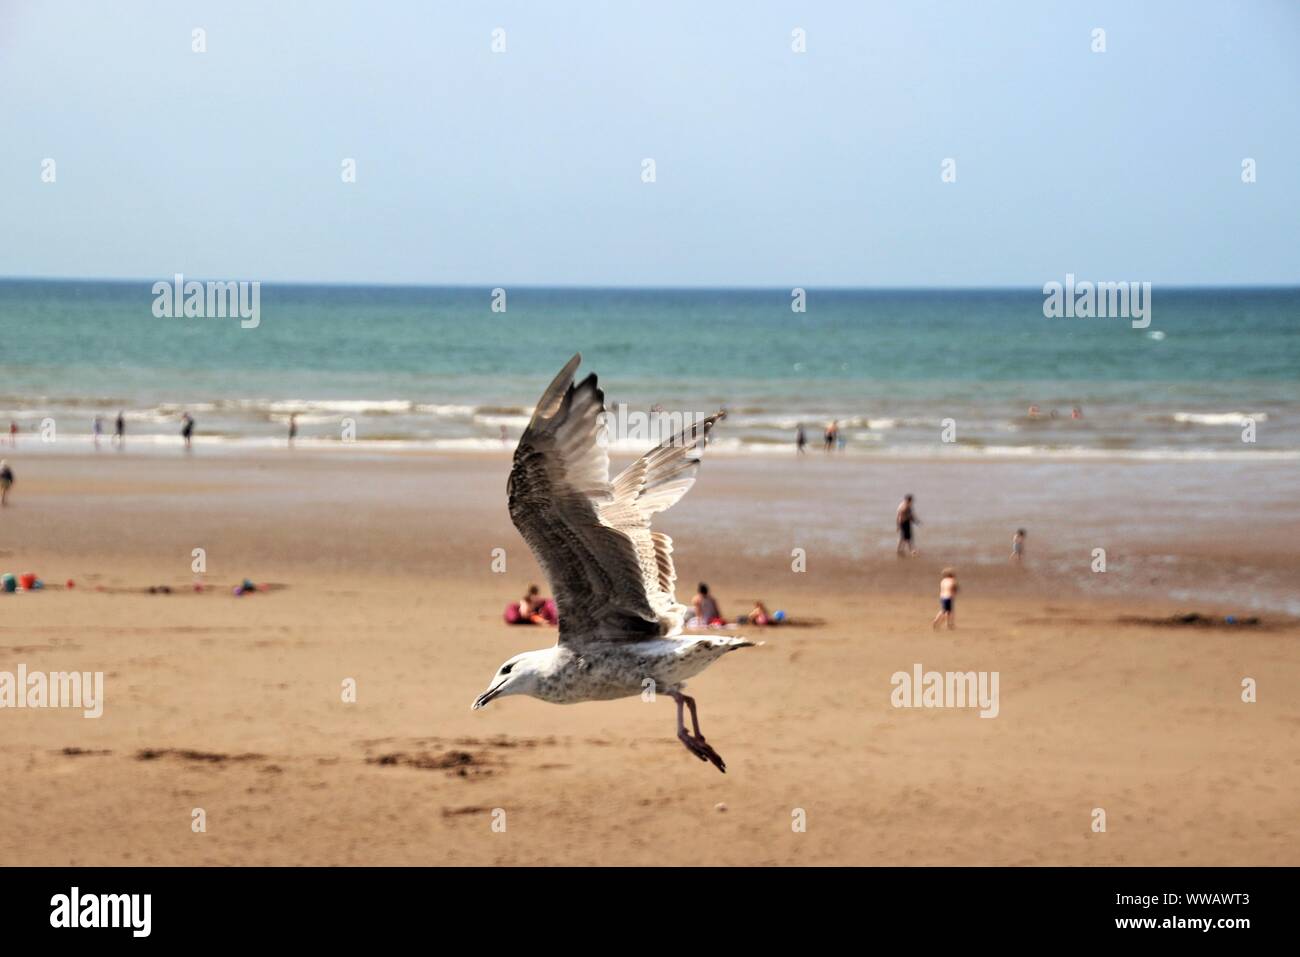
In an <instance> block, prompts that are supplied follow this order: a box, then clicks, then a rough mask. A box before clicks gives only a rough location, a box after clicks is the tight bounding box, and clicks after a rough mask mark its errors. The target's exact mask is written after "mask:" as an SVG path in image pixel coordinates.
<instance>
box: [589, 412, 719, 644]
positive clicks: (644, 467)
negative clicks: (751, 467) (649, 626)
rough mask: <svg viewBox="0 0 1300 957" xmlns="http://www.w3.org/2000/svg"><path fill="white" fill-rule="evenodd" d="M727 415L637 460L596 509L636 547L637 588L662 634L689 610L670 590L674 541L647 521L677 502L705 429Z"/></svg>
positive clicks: (691, 479)
mask: <svg viewBox="0 0 1300 957" xmlns="http://www.w3.org/2000/svg"><path fill="white" fill-rule="evenodd" d="M725 416H726V413H725V412H716V413H714V414H713V415H711V416H709V417H708V418H706V419H704V420H702V421H700V422H696V423H693V424H692V425H689V426H687V427H686V428H684V429H682V431H680V432H678V433H677V434H676V435H674V436H673V437H672V438H670V439H668V440H667V441H666V442H664V443H663V444H662V445H660V446H658V447H657V448H655V449H652V450H650V451H649V452H647V453H646V454H645V455H643V456H641V458H639V459H637V460H636V461H635V462H633V463H632V464H631V465H629V466H628V467H627V468H626V469H624V470H623V471H622V472H620V473H619V475H618V477H617V478H615V479H614V481H613V483H611V485H612V488H611V492H612V496H613V497H612V500H611V501H609V502H607V503H605V504H602V505H601V506H599V507H598V509H597V514H598V515H599V516H600V520H601V522H602V523H604V524H605V525H608V526H609V527H611V528H613V529H614V530H615V531H618V532H622V533H623V534H624V535H626V536H627V537H628V539H629V540H630V541H631V542H632V545H633V547H634V548H635V549H636V556H637V564H638V565H639V566H640V570H641V584H642V587H643V588H644V589H645V595H646V601H647V603H648V604H649V605H650V607H651V608H652V609H653V610H654V612H655V616H656V618H658V620H659V623H660V626H661V629H663V630H661V632H660V633H661V634H668V635H673V634H676V633H677V632H679V631H681V630H682V625H683V624H685V622H686V614H687V612H688V611H689V609H688V608H687V607H686V606H685V605H682V604H680V603H678V601H677V595H676V592H675V590H674V586H675V585H676V582H677V569H676V568H674V567H673V540H672V539H671V538H669V537H668V536H667V535H665V534H664V533H663V532H652V531H650V519H651V517H652V516H653V515H654V514H655V513H656V512H662V511H665V510H666V509H669V508H671V507H672V506H673V505H675V504H677V501H678V500H679V499H680V498H681V497H682V496H683V495H685V494H686V492H687V491H688V490H689V489H690V487H691V486H692V485H694V484H695V473H696V472H698V471H699V469H700V453H701V452H702V451H703V450H704V445H705V443H706V442H707V440H708V435H709V431H710V430H711V429H712V428H713V423H715V422H717V421H718V420H719V419H721V418H724V417H725Z"/></svg>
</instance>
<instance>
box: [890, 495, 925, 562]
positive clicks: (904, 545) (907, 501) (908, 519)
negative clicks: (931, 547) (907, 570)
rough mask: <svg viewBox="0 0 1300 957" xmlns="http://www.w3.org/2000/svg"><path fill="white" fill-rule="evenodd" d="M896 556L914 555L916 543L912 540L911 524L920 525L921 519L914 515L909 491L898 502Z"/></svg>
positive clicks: (913, 556)
mask: <svg viewBox="0 0 1300 957" xmlns="http://www.w3.org/2000/svg"><path fill="white" fill-rule="evenodd" d="M896 521H897V523H898V557H899V558H907V557H909V556H910V557H912V558H915V557H916V545H915V543H913V541H912V526H913V525H920V524H921V520H920V519H919V518H917V517H916V512H914V511H913V510H912V495H911V493H910V492H909V493H908V494H907V495H904V496H903V500H902V501H901V502H899V503H898V515H897V516H896Z"/></svg>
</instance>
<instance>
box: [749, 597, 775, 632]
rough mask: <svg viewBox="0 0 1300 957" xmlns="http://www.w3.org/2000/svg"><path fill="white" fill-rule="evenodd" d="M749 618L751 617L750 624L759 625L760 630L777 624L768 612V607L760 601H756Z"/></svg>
mask: <svg viewBox="0 0 1300 957" xmlns="http://www.w3.org/2000/svg"><path fill="white" fill-rule="evenodd" d="M748 617H749V623H750V624H751V625H758V626H759V627H760V628H761V627H763V626H764V625H774V624H776V622H775V621H774V620H773V618H772V615H771V613H770V612H768V610H767V606H766V605H764V604H763V603H762V601H759V600H758V599H755V600H754V608H753V610H752V611H750V613H749V616H748Z"/></svg>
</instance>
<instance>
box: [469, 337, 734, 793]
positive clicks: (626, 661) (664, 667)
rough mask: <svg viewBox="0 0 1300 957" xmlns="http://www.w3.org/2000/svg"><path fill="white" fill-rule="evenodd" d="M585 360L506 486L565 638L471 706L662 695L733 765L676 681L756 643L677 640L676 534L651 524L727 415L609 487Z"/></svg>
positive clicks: (558, 384)
mask: <svg viewBox="0 0 1300 957" xmlns="http://www.w3.org/2000/svg"><path fill="white" fill-rule="evenodd" d="M581 361H582V356H581V355H575V356H574V357H573V358H572V359H570V360H569V362H568V364H567V365H566V366H565V367H564V368H563V369H562V370H560V374H559V375H557V376H556V377H555V381H554V382H552V383H551V384H550V386H549V387H548V388H547V390H546V391H545V392H544V393H543V394H542V397H541V399H540V400H539V401H538V403H537V410H536V411H535V412H534V413H533V418H532V421H531V422H529V423H528V428H527V429H526V430H525V431H524V434H523V436H522V437H521V438H520V440H519V446H518V448H516V449H515V459H514V466H513V467H512V468H511V470H510V481H509V483H508V484H507V487H506V488H507V492H508V494H509V499H510V518H511V520H512V521H513V522H514V523H515V528H517V529H519V534H521V535H522V536H523V537H524V541H526V542H527V543H528V547H529V548H531V549H532V550H533V554H534V555H535V556H536V557H537V561H538V563H539V564H541V566H542V570H543V571H544V572H545V573H546V577H547V579H548V580H549V581H550V583H551V588H552V590H553V591H554V593H555V603H556V606H557V608H558V611H559V619H560V640H559V642H558V643H557V644H556V645H555V647H553V648H542V649H539V650H538V651H526V652H524V653H523V654H521V655H515V657H513V658H511V659H510V660H509V661H507V662H506V663H505V664H503V665H502V666H501V667H500V668H499V669H497V673H496V675H495V676H494V677H493V679H492V681H491V683H490V684H489V685H488V689H487V690H486V691H484V692H483V693H482V694H481V695H479V696H478V700H476V701H475V702H474V705H473V707H474V708H475V709H478V708H482V707H483V706H484V705H486V704H487V703H488V702H490V701H495V700H496V699H497V698H503V697H505V696H506V695H512V694H526V695H532V696H533V697H534V698H541V699H542V700H543V701H549V702H551V703H553V704H574V703H576V702H579V701H606V700H609V699H612V698H627V697H631V696H633V695H639V694H642V693H643V692H644V691H646V690H647V689H651V690H654V691H659V692H661V693H663V694H667V695H670V696H671V697H672V699H673V700H674V701H675V702H676V703H677V737H678V739H679V740H680V741H681V742H682V744H684V745H686V749H687V750H688V751H690V752H691V754H694V755H695V756H696V757H698V758H699V759H700V760H701V761H710V762H712V764H713V766H714V767H716V768H717V769H718V770H719V771H722V772H723V773H726V770H727V766H726V764H724V763H723V760H722V757H721V756H720V755H719V754H718V752H716V751H714V750H713V748H712V746H710V745H709V744H708V743H707V742H706V741H705V740H704V735H703V734H701V733H700V720H699V715H698V714H697V712H696V709H695V699H694V698H691V697H688V696H687V695H684V694H682V688H684V687H685V686H686V679H687V678H691V677H694V676H695V675H697V674H699V673H700V672H701V671H703V670H704V669H705V668H707V667H708V666H709V665H711V664H713V662H715V661H717V660H718V659H719V658H721V657H722V656H723V655H724V654H726V653H727V652H729V651H735V650H736V649H737V648H752V647H753V646H754V642H752V641H747V640H746V639H744V638H741V637H734V638H733V637H725V638H724V637H707V636H696V635H683V634H682V625H683V623H684V622H685V620H686V614H687V611H688V609H687V608H686V606H685V605H682V604H680V603H678V601H677V597H676V595H674V593H673V586H674V584H675V583H676V581H677V572H676V571H675V570H674V568H673V558H672V554H673V543H672V539H670V538H669V537H668V536H667V535H664V534H663V533H661V532H652V531H650V518H651V516H653V515H654V514H655V513H656V512H662V511H663V510H664V509H666V508H669V507H670V506H672V505H673V504H674V503H676V502H677V500H678V499H680V498H681V497H682V496H683V495H685V494H686V490H687V489H689V488H690V487H691V486H692V485H694V484H695V473H696V471H697V470H698V469H699V465H700V452H701V451H702V449H703V447H704V444H705V441H706V439H707V437H708V434H709V430H710V429H712V428H713V423H715V422H717V421H718V420H719V419H721V418H722V417H723V416H724V415H725V414H726V413H724V412H717V413H715V414H714V415H711V416H709V417H708V418H706V419H704V420H703V421H699V422H695V423H694V424H692V425H689V426H687V427H686V428H685V429H683V430H682V431H681V432H679V433H677V435H675V436H673V437H672V438H671V439H669V440H668V441H666V442H664V443H663V444H662V445H660V446H658V447H657V448H654V449H651V450H650V451H649V452H647V453H646V454H645V455H643V456H642V457H641V458H639V459H637V460H636V461H635V462H633V463H632V464H631V465H629V466H628V467H627V468H626V469H624V470H623V471H622V472H621V473H619V475H618V476H617V477H616V478H615V479H614V480H613V481H610V478H609V454H608V452H607V450H606V445H607V441H606V433H605V427H604V420H603V413H604V411H605V394H604V393H603V392H602V391H601V390H600V387H599V386H597V385H596V376H595V374H594V373H592V374H591V375H588V376H587V378H585V379H583V380H582V382H580V383H579V384H578V385H576V386H575V385H574V384H573V376H574V372H575V371H577V368H578V364H579V363H580V362H581ZM683 707H686V708H689V709H690V712H691V726H692V728H693V729H694V734H690V733H688V732H687V730H686V725H685V723H684V722H683V720H682V708H683Z"/></svg>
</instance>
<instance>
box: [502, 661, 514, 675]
mask: <svg viewBox="0 0 1300 957" xmlns="http://www.w3.org/2000/svg"><path fill="white" fill-rule="evenodd" d="M513 667H514V665H513V664H509V665H502V666H501V673H502V674H503V675H508V674H510V669H511V668H513Z"/></svg>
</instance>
